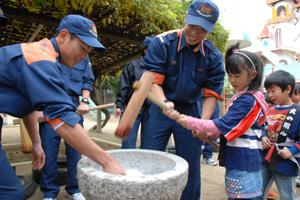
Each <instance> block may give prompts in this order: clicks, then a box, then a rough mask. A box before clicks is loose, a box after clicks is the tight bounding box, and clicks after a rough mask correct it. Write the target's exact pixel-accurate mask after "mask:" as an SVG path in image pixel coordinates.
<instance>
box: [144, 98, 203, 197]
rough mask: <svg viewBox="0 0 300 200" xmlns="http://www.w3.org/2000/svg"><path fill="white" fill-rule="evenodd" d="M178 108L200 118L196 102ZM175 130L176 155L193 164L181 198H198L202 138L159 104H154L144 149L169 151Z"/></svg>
mask: <svg viewBox="0 0 300 200" xmlns="http://www.w3.org/2000/svg"><path fill="white" fill-rule="evenodd" d="M175 109H176V110H178V111H179V112H180V113H182V114H186V115H191V116H195V117H199V114H198V112H197V109H196V105H193V104H184V105H176V104H175ZM172 133H173V136H174V142H175V148H176V154H177V155H178V156H180V157H182V158H184V159H185V160H186V161H187V162H188V164H189V175H188V182H187V185H186V187H185V189H184V191H183V193H182V195H181V200H198V199H199V198H200V191H201V188H200V155H201V145H202V141H201V140H199V139H197V138H194V137H193V135H192V133H191V131H189V130H187V129H185V128H183V127H182V126H180V125H179V124H177V123H176V122H175V121H174V120H171V119H169V118H167V117H166V116H165V115H164V114H162V112H161V110H160V108H159V107H157V106H155V105H151V107H150V110H149V118H148V121H147V123H146V124H145V129H144V133H143V134H142V136H141V148H142V149H152V150H159V151H165V150H166V146H167V144H168V141H169V138H170V136H171V134H172Z"/></svg>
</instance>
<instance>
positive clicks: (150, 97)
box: [147, 91, 220, 149]
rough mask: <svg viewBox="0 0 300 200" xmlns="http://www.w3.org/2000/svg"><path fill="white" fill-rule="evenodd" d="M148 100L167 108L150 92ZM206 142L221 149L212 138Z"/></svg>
mask: <svg viewBox="0 0 300 200" xmlns="http://www.w3.org/2000/svg"><path fill="white" fill-rule="evenodd" d="M147 99H148V100H149V101H151V102H152V103H154V104H155V105H157V106H158V107H159V108H161V109H166V108H167V106H166V103H165V102H163V101H161V100H160V99H158V98H157V96H155V95H154V94H153V93H152V92H151V91H149V93H148V94H147ZM206 142H208V143H209V144H211V145H213V148H215V149H219V148H220V145H219V144H218V143H217V142H216V141H214V140H213V139H211V138H208V140H207V141H206Z"/></svg>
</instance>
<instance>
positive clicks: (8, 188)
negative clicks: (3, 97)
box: [0, 116, 24, 200]
mask: <svg viewBox="0 0 300 200" xmlns="http://www.w3.org/2000/svg"><path fill="white" fill-rule="evenodd" d="M2 120H3V119H2V117H1V116H0V138H1V131H2ZM23 199H24V189H23V187H22V185H21V182H20V179H19V178H18V176H17V175H16V172H15V171H14V170H13V168H12V167H11V165H10V164H9V162H8V160H7V158H6V155H5V152H4V151H3V149H2V145H1V144H0V200H23Z"/></svg>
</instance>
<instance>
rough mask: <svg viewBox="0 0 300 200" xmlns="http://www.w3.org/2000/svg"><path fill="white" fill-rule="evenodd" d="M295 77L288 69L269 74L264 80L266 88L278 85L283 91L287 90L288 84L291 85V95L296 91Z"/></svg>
mask: <svg viewBox="0 0 300 200" xmlns="http://www.w3.org/2000/svg"><path fill="white" fill-rule="evenodd" d="M295 84H296V83H295V77H294V76H293V75H292V74H290V73H289V72H287V71H284V70H277V71H275V72H272V73H271V74H269V75H268V76H267V78H266V80H265V82H264V86H265V88H266V89H269V88H270V87H272V86H278V87H280V89H281V90H282V91H284V90H286V89H287V88H288V86H289V85H290V86H291V92H290V96H291V95H292V94H293V92H294V88H295Z"/></svg>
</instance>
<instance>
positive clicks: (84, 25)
mask: <svg viewBox="0 0 300 200" xmlns="http://www.w3.org/2000/svg"><path fill="white" fill-rule="evenodd" d="M62 29H67V30H68V31H69V32H70V33H72V34H74V35H76V36H77V37H78V38H79V39H80V40H81V41H83V42H84V43H85V44H87V45H89V46H90V47H93V48H96V49H98V50H101V51H105V47H104V46H103V44H102V43H101V42H100V41H99V38H98V35H97V29H96V25H95V23H94V22H93V21H92V20H90V19H88V18H85V17H83V16H81V15H67V16H65V17H64V18H63V19H62V20H61V21H60V23H59V25H58V27H57V29H56V31H57V32H59V31H61V30H62Z"/></svg>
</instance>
